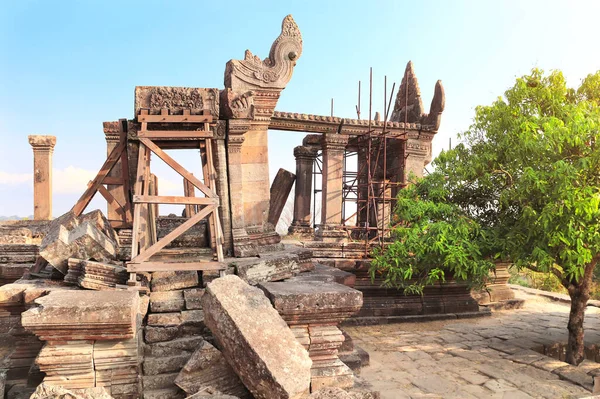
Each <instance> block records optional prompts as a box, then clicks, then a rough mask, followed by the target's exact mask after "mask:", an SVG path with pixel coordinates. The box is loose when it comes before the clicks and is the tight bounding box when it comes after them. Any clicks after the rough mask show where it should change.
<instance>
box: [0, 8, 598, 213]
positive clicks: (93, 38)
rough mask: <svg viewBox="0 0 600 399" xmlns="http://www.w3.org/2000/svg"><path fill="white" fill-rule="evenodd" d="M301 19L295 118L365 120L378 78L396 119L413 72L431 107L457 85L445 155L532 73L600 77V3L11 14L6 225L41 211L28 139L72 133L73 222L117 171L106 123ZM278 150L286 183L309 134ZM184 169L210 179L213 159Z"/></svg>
mask: <svg viewBox="0 0 600 399" xmlns="http://www.w3.org/2000/svg"><path fill="white" fill-rule="evenodd" d="M287 14H292V15H293V16H294V19H295V20H296V22H297V23H298V25H299V27H300V30H301V31H302V35H303V39H304V50H303V54H302V57H301V58H300V60H299V61H298V64H297V66H296V69H295V72H294V76H293V78H292V80H291V81H290V83H289V85H288V87H287V88H286V90H285V91H284V92H283V94H282V96H281V99H280V101H279V104H278V107H277V108H278V109H279V110H281V111H290V112H303V113H316V114H325V115H327V114H329V111H330V101H331V98H332V97H333V98H334V99H335V114H336V116H341V117H355V115H356V114H355V108H354V107H355V105H356V97H357V82H358V80H362V81H363V87H366V82H367V81H368V74H369V67H371V66H372V67H373V71H374V84H375V87H374V99H375V100H374V109H375V110H379V111H381V110H382V108H383V105H382V103H383V91H382V89H383V77H384V75H387V76H388V82H389V83H390V86H391V82H399V81H400V79H401V78H402V75H403V72H404V68H405V65H406V63H407V62H408V61H409V60H412V61H413V62H414V64H415V70H416V73H417V76H418V78H419V83H420V86H421V92H422V95H423V99H424V103H425V106H426V108H428V107H429V103H430V101H431V97H432V95H433V88H434V84H435V82H436V80H437V79H441V80H442V82H443V84H444V87H445V89H446V111H445V112H444V115H443V118H442V125H441V128H440V131H439V133H438V136H437V137H436V138H435V139H434V152H435V153H437V152H439V151H440V150H441V149H442V148H445V147H447V146H448V138H450V137H453V138H454V137H456V133H458V132H460V131H462V130H464V129H466V128H467V127H468V125H469V123H470V120H471V118H472V116H473V109H474V107H475V106H476V105H479V104H488V103H490V102H491V101H493V100H494V99H495V98H496V97H497V96H499V95H501V94H502V93H503V91H504V90H505V89H506V88H507V87H509V86H510V85H511V84H512V83H513V81H514V78H515V77H516V76H519V75H522V74H525V73H527V72H528V71H529V70H530V69H531V68H533V67H540V68H542V69H545V70H550V69H561V70H563V72H564V73H565V75H566V76H567V79H568V81H569V83H570V84H571V85H572V86H576V85H578V84H579V82H580V81H581V79H582V78H583V77H585V75H587V74H588V73H591V72H594V71H596V70H598V69H600V51H598V48H599V46H600V45H599V42H598V39H599V37H600V33H599V32H598V27H597V26H598V22H597V18H598V15H600V2H598V1H533V0H529V1H494V2H492V1H420V2H414V1H410V2H409V1H370V2H354V1H319V2H317V1H289V2H286V1H273V2H269V1H262V2H247V1H245V2H237V1H231V2H215V1H210V2H209V1H189V2H185V1H169V2H167V1H143V2H142V1H140V2H134V1H108V0H106V1H79V2H75V1H54V2H50V1H28V0H20V1H13V2H4V4H3V5H2V7H1V9H0V57H1V58H0V138H1V141H0V215H12V214H17V215H21V216H26V215H30V214H32V213H33V200H32V192H33V191H32V178H31V173H32V164H33V161H32V151H31V147H30V146H29V143H28V141H27V135H29V134H52V135H55V136H57V145H56V148H55V153H54V171H55V172H54V178H55V181H54V187H55V192H54V215H55V216H58V215H60V214H62V213H64V212H65V211H67V210H68V209H69V208H70V207H71V206H72V205H73V204H74V202H75V201H76V200H77V198H78V197H79V195H80V194H81V193H82V192H83V190H84V189H85V183H86V182H87V181H88V180H89V179H91V178H92V177H93V175H94V174H95V173H96V172H97V170H98V169H99V167H100V166H101V164H102V163H103V161H104V159H105V156H106V143H105V140H104V135H103V133H102V122H103V121H112V120H117V119H118V118H123V117H127V118H132V117H133V92H134V87H135V86H137V85H170V86H193V87H217V88H222V87H223V72H224V68H225V63H226V62H227V61H228V60H229V59H232V58H236V59H242V58H243V56H244V51H245V50H246V49H250V50H251V51H252V52H253V53H254V54H256V55H258V56H260V57H261V58H264V57H266V56H267V55H268V52H269V48H270V46H271V43H272V42H273V40H274V39H275V38H276V37H277V36H278V34H279V31H280V26H281V20H282V19H283V17H284V16H285V15H287ZM365 93H366V91H363V99H366V95H365ZM367 106H368V104H367V102H366V100H363V104H362V107H363V110H365V109H367ZM363 112H364V111H363ZM363 115H364V114H363ZM269 140H270V141H269V146H270V151H269V156H270V169H271V178H273V176H274V175H275V172H276V171H277V169H278V168H279V167H284V168H286V169H288V170H291V171H293V170H294V168H295V166H294V159H293V155H292V149H293V147H294V146H296V145H298V144H299V143H300V141H301V140H302V134H299V133H284V132H271V133H270V135H269ZM180 159H181V162H182V163H184V164H185V165H186V166H188V167H189V168H191V169H195V170H198V169H197V168H198V165H197V154H182V155H181V158H180ZM156 171H157V175H159V177H161V182H160V183H159V187H161V189H162V190H164V192H169V193H170V192H173V193H174V194H176V193H177V190H179V191H182V190H180V189H179V186H181V181H180V180H181V179H180V178H179V177H178V175H175V174H172V173H171V174H170V173H167V172H168V171H167V170H166V168H161V167H157V169H156ZM163 172H164V173H163ZM161 183H162V186H161ZM93 205H94V206H96V207H101V208H102V209H104V208H105V205H104V204H103V203H102V202H101V201H98V200H97V201H95V202H94V203H93Z"/></svg>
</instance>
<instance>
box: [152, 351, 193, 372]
mask: <svg viewBox="0 0 600 399" xmlns="http://www.w3.org/2000/svg"><path fill="white" fill-rule="evenodd" d="M189 358H190V356H189V355H187V354H183V355H175V356H167V357H146V358H144V365H143V368H144V375H158V374H164V373H172V372H176V371H179V370H181V369H182V368H183V366H184V365H185V364H186V363H187V361H188V359H189Z"/></svg>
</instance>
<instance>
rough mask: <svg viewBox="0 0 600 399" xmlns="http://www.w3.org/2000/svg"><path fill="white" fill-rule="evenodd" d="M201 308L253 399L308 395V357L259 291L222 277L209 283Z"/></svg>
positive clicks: (309, 361) (309, 362)
mask: <svg viewBox="0 0 600 399" xmlns="http://www.w3.org/2000/svg"><path fill="white" fill-rule="evenodd" d="M202 305H203V309H204V312H205V321H206V325H207V326H208V327H209V328H210V330H211V331H212V333H213V334H214V336H215V339H216V340H217V342H218V343H219V346H220V347H221V348H222V352H223V356H224V357H225V358H226V359H227V361H228V363H229V364H230V365H231V367H232V368H233V369H234V370H235V372H236V373H237V374H238V376H239V377H240V379H241V380H242V382H243V383H244V385H245V386H246V387H247V388H248V389H249V390H250V392H252V394H253V395H254V397H255V398H258V399H260V398H265V399H266V398H273V397H278V398H301V397H302V396H304V395H306V394H307V393H308V390H309V384H310V367H311V363H312V362H311V360H310V358H309V357H308V353H307V352H306V350H305V349H304V348H303V347H302V346H301V345H300V343H298V341H297V340H296V338H295V337H294V335H293V334H292V332H291V331H290V329H289V328H288V326H287V325H286V323H285V321H283V319H282V318H281V317H280V316H279V314H278V313H277V311H276V310H275V309H273V307H272V306H271V304H270V302H269V300H268V299H267V298H266V297H265V296H264V294H263V293H262V292H261V291H260V290H259V289H257V288H253V287H251V286H249V285H248V284H246V283H244V282H243V281H242V280H241V279H240V278H239V277H237V276H225V277H222V278H219V279H217V280H215V281H213V282H212V283H210V284H209V285H208V287H207V289H206V293H205V294H204V296H203V297H202Z"/></svg>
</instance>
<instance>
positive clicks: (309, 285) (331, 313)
mask: <svg viewBox="0 0 600 399" xmlns="http://www.w3.org/2000/svg"><path fill="white" fill-rule="evenodd" d="M260 288H262V290H263V291H264V292H265V294H266V295H267V297H268V298H269V300H270V301H271V303H272V304H273V306H274V307H275V309H276V310H277V311H278V312H279V314H280V315H281V317H283V319H284V320H285V321H286V322H287V323H288V325H289V326H290V328H291V329H292V332H293V333H294V335H295V336H296V338H297V339H298V341H299V342H300V343H301V344H302V345H303V346H304V347H305V348H306V350H308V353H309V355H310V358H311V359H312V368H311V391H312V392H314V391H316V390H318V389H320V388H323V387H340V388H349V387H352V386H353V385H354V373H353V372H352V370H351V369H350V368H349V367H348V366H346V365H345V364H344V363H343V362H342V361H341V360H340V359H339V357H338V350H339V348H340V347H341V346H342V344H343V343H344V340H345V338H344V334H343V333H342V331H341V330H340V329H339V328H338V325H339V324H340V323H341V322H342V321H343V320H345V319H347V318H348V317H350V316H352V315H353V314H355V313H356V312H358V311H359V310H360V308H361V307H362V303H363V299H362V293H361V292H360V291H357V290H355V289H353V288H350V287H346V286H345V285H341V284H337V283H330V282H318V281H302V279H301V278H299V277H298V278H296V280H295V281H283V282H274V283H262V284H260Z"/></svg>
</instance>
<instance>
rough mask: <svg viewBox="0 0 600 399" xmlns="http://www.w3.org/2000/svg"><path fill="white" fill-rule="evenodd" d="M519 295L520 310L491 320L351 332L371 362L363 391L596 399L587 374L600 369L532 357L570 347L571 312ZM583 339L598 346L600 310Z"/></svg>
mask: <svg viewBox="0 0 600 399" xmlns="http://www.w3.org/2000/svg"><path fill="white" fill-rule="evenodd" d="M516 295H517V297H518V298H523V299H525V300H526V302H525V306H524V307H523V308H522V309H517V310H506V311H498V312H494V313H493V314H492V316H491V317H485V318H480V319H467V320H465V319H463V320H450V321H432V322H423V323H404V324H388V325H378V326H359V327H356V326H352V327H345V328H344V329H345V330H346V332H348V334H350V336H352V337H353V339H354V342H355V344H356V345H359V346H361V347H362V348H363V349H365V350H366V351H367V352H369V354H370V356H371V362H370V365H369V366H367V367H365V368H363V369H362V371H361V374H360V378H359V384H363V385H364V386H365V387H368V388H371V389H374V390H377V391H380V392H381V397H382V398H383V399H391V398H393V399H403V398H460V399H468V398H510V399H521V398H552V399H555V398H583V397H589V396H592V392H591V391H592V389H593V386H592V383H593V378H592V376H591V375H588V374H587V373H591V374H595V373H596V372H600V363H595V362H591V361H588V360H586V361H584V362H583V363H582V364H581V365H580V366H579V367H577V368H575V367H573V366H570V365H568V364H566V363H563V362H560V361H558V360H555V359H552V358H551V357H548V356H544V355H542V354H540V353H538V352H536V351H534V350H532V349H539V348H541V347H542V346H543V345H547V346H548V345H552V344H556V343H559V342H565V343H566V341H567V329H566V326H567V320H568V316H569V307H568V305H566V304H562V303H556V302H551V301H549V300H548V299H545V298H543V297H539V296H533V295H528V294H527V293H523V292H516ZM585 331H586V339H585V341H586V345H588V346H590V345H593V344H597V345H598V346H600V309H598V308H595V307H588V309H587V311H586V318H585ZM596 352H597V349H596ZM598 360H600V359H598Z"/></svg>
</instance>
